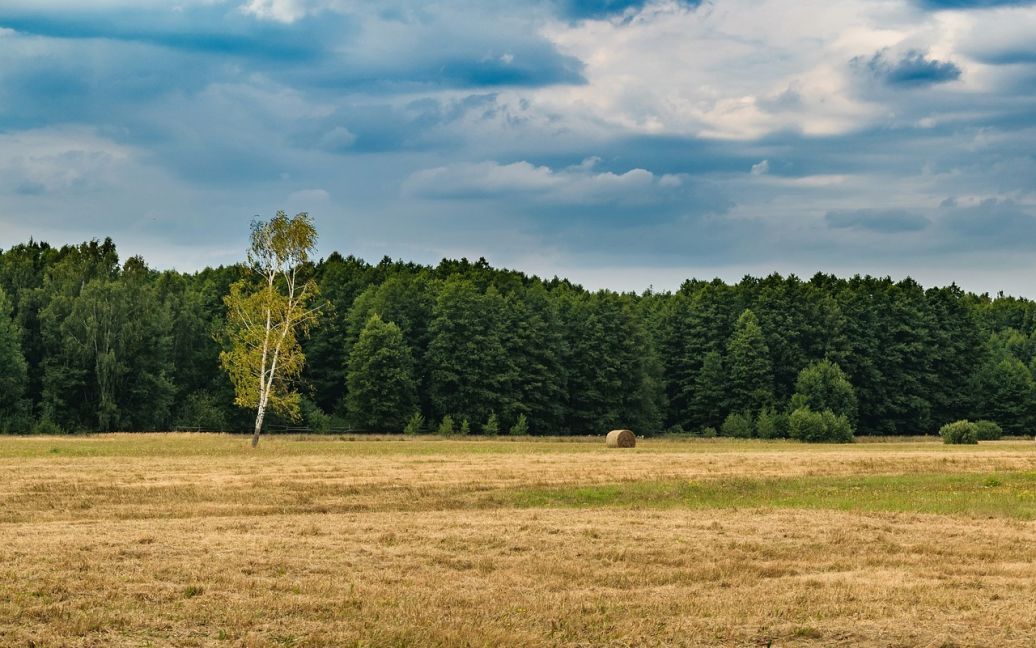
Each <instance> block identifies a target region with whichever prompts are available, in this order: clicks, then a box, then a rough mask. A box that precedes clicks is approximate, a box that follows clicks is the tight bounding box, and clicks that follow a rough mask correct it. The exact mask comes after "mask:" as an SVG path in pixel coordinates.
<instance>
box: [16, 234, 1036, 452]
mask: <svg viewBox="0 0 1036 648" xmlns="http://www.w3.org/2000/svg"><path fill="white" fill-rule="evenodd" d="M305 272H306V274H307V276H308V277H310V278H312V279H313V280H314V281H315V282H316V283H317V285H318V286H319V291H320V292H319V302H320V319H319V322H318V324H317V325H316V326H315V327H314V328H313V330H312V332H311V334H310V335H309V337H308V338H306V339H305V340H304V341H303V350H304V352H305V357H306V364H305V368H304V371H303V374H302V377H303V380H302V384H300V385H299V389H300V390H301V392H302V394H303V401H302V408H301V411H302V420H301V421H287V420H277V419H276V418H274V419H273V420H272V421H270V424H271V427H272V428H274V429H276V427H277V426H297V427H305V428H308V429H311V430H313V431H316V432H320V431H331V430H353V431H372V432H374V431H379V432H400V431H403V429H404V428H405V427H406V428H409V431H417V430H418V429H420V430H423V431H434V430H436V429H441V428H442V424H441V421H443V419H444V418H448V420H450V421H452V422H453V423H454V424H455V426H456V427H455V431H460V432H465V433H471V434H493V433H496V432H498V431H499V432H507V431H509V430H512V431H516V432H522V433H525V432H527V433H530V434H538V435H548V434H549V435H564V434H578V435H585V434H603V433H605V432H607V431H608V430H609V429H612V428H614V427H628V428H631V429H633V430H635V431H636V432H637V433H638V434H644V435H652V434H660V433H664V432H667V431H668V432H687V433H691V434H706V435H711V434H715V433H719V434H728V435H730V434H733V435H737V436H753V435H759V436H783V435H784V434H786V431H784V432H782V426H783V427H786V421H787V418H788V417H787V414H788V413H789V412H790V410H791V407H792V405H793V404H794V402H795V400H796V398H797V397H799V396H800V395H799V394H797V392H798V391H801V385H802V383H803V381H804V380H805V381H809V380H810V379H811V377H813V378H816V377H817V376H823V375H834V376H835V378H836V379H838V380H844V381H847V382H848V383H849V384H851V390H850V391H851V394H850V395H851V397H852V403H851V407H848V408H847V409H846V411H845V414H846V415H847V416H848V418H850V419H851V421H852V424H853V427H854V429H855V433H856V434H861V435H912V434H931V433H934V432H935V431H936V430H938V428H939V427H940V426H941V425H943V424H945V423H948V422H951V421H955V420H958V419H962V418H973V419H988V420H992V421H995V422H996V423H998V424H999V425H1000V426H1001V427H1002V428H1003V430H1004V432H1006V433H1007V434H1016V435H1017V434H1028V433H1030V432H1031V430H1032V429H1033V427H1034V426H1033V423H1034V420H1033V419H1034V416H1036V382H1034V370H1036V362H1034V356H1036V303H1034V302H1032V301H1029V300H1027V299H1021V298H1017V297H1010V296H1004V295H1002V294H1001V295H997V296H990V295H985V294H983V295H976V294H972V293H968V292H965V291H963V290H961V289H960V288H958V287H957V286H954V285H951V286H948V287H941V288H927V289H926V288H924V287H922V286H920V285H919V284H918V283H916V282H915V281H913V280H911V279H905V280H902V281H893V280H892V279H889V278H877V277H870V276H866V277H861V276H854V277H852V278H848V279H845V278H838V277H835V276H831V275H826V274H817V275H815V276H813V277H811V278H810V279H809V280H803V279H800V278H798V277H795V276H787V277H784V276H780V275H777V274H773V275H770V276H767V277H762V278H756V277H745V278H744V279H742V280H741V281H740V282H738V283H736V284H729V283H725V282H723V281H720V280H718V279H717V280H712V281H703V280H697V279H689V280H687V281H686V282H684V284H683V285H682V286H681V287H680V288H679V289H678V290H676V291H675V292H652V291H648V292H645V293H643V294H632V293H621V294H620V293H616V292H611V291H607V290H600V291H588V290H585V289H583V288H582V287H580V286H578V285H575V284H573V283H571V282H569V281H567V280H564V279H559V278H553V279H550V280H544V279H540V278H537V277H532V276H528V275H526V274H523V273H521V272H517V271H513V270H506V269H497V268H493V267H491V266H490V265H489V264H488V263H487V262H486V261H485V260H482V259H480V260H478V261H474V262H472V261H468V260H466V259H461V260H443V261H442V262H440V263H439V264H438V265H436V266H434V267H433V266H425V265H419V264H415V263H406V262H402V261H394V260H391V259H389V258H385V259H382V260H381V261H380V262H378V263H376V264H371V263H368V262H365V261H363V260H361V259H357V258H354V257H352V256H342V255H340V254H338V253H333V254H331V255H329V256H328V257H327V258H324V259H322V260H320V261H319V262H317V263H313V264H310V265H308V266H307V267H306V268H305ZM249 274H250V270H249V269H248V268H247V267H245V266H244V265H235V266H226V267H217V268H206V269H204V270H201V271H198V272H195V273H182V272H176V271H172V270H156V269H153V268H150V267H148V265H147V264H146V262H145V260H143V259H141V258H139V257H131V258H129V259H127V260H125V262H120V259H119V256H118V253H117V250H116V246H115V244H114V243H113V242H112V241H111V240H110V239H106V240H104V241H100V240H93V241H89V242H85V243H83V244H81V245H70V246H64V247H60V248H58V247H52V246H50V245H48V244H46V243H42V242H37V241H29V242H28V243H24V244H20V245H15V246H13V247H11V248H10V249H8V250H5V251H3V252H0V367H2V371H0V431H2V432H6V433H29V432H35V433H59V432H79V431H116V430H117V431H154V430H172V429H198V430H212V431H245V430H247V429H248V427H249V425H250V423H251V417H252V416H253V415H254V413H253V412H249V411H247V410H244V409H242V408H239V407H236V406H235V405H234V390H233V388H232V386H231V383H230V381H229V379H228V378H227V375H226V374H225V373H224V371H223V370H222V369H221V367H220V361H219V355H220V351H221V349H222V348H223V347H224V345H225V344H226V341H225V339H224V337H223V334H222V331H223V323H224V320H225V316H226V306H225V305H224V296H225V295H226V294H227V293H228V290H229V287H230V286H231V284H233V283H234V282H236V281H238V280H241V279H243V278H244V279H247V278H248V276H249ZM825 372H826V373H825ZM739 421H741V422H744V423H745V424H744V425H738V422H739ZM774 421H778V423H774ZM780 421H784V423H780Z"/></svg>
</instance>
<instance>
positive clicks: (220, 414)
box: [176, 391, 229, 430]
mask: <svg viewBox="0 0 1036 648" xmlns="http://www.w3.org/2000/svg"><path fill="white" fill-rule="evenodd" d="M176 420H177V423H178V425H180V426H185V427H200V428H202V429H203V430H225V429H227V427H229V426H228V424H227V416H226V412H225V410H224V407H223V404H222V403H221V402H220V399H219V397H218V396H216V395H214V394H210V393H208V392H203V391H198V392H193V393H191V394H188V395H187V397H186V398H184V400H183V403H182V405H181V406H180V411H179V412H178V413H177V415H176Z"/></svg>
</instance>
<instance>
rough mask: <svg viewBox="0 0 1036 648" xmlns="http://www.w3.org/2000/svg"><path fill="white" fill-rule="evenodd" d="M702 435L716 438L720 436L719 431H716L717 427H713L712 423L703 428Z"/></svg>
mask: <svg viewBox="0 0 1036 648" xmlns="http://www.w3.org/2000/svg"><path fill="white" fill-rule="evenodd" d="M701 436H702V438H705V439H715V438H716V437H717V436H719V433H718V432H716V428H714V427H712V426H711V425H706V426H705V427H703V428H702V429H701Z"/></svg>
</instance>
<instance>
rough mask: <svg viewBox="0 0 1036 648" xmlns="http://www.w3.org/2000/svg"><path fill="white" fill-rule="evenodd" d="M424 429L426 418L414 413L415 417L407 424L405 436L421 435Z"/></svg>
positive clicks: (404, 429) (404, 430) (404, 431)
mask: <svg viewBox="0 0 1036 648" xmlns="http://www.w3.org/2000/svg"><path fill="white" fill-rule="evenodd" d="M422 428H424V417H423V416H421V413H420V412H414V415H413V416H411V417H410V420H408V421H407V422H406V427H404V428H403V434H420V433H421V429H422Z"/></svg>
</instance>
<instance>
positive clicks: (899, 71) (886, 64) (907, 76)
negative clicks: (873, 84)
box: [853, 50, 961, 86]
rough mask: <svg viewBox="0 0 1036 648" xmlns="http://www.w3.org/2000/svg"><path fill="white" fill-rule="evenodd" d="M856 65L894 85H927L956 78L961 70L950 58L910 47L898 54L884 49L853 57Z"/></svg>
mask: <svg viewBox="0 0 1036 648" xmlns="http://www.w3.org/2000/svg"><path fill="white" fill-rule="evenodd" d="M853 65H856V66H860V67H864V68H866V69H867V70H868V71H869V72H870V73H871V74H872V75H874V77H875V78H877V79H879V80H881V81H883V82H885V83H887V84H889V85H894V86H924V85H931V84H933V83H945V82H947V81H956V80H957V79H959V78H960V74H961V70H960V68H959V67H957V65H956V64H954V63H952V62H950V61H937V60H934V59H930V58H928V56H927V54H925V53H924V52H919V51H917V50H910V51H909V52H906V53H905V54H903V55H902V56H900V57H898V58H894V59H891V60H890V58H889V52H888V51H887V50H882V51H880V52H877V53H875V54H874V56H872V57H870V59H866V60H864V59H861V58H856V59H853Z"/></svg>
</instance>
